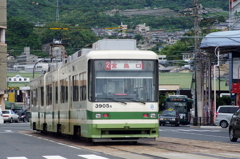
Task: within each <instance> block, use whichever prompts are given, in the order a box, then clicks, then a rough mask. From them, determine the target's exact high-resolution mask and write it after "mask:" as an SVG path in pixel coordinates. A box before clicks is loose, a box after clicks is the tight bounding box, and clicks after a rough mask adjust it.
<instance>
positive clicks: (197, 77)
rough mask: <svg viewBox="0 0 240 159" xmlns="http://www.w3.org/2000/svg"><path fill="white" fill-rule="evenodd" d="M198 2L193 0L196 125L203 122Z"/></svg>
mask: <svg viewBox="0 0 240 159" xmlns="http://www.w3.org/2000/svg"><path fill="white" fill-rule="evenodd" d="M198 6H199V5H198V0H194V11H193V15H194V34H195V38H194V39H195V41H194V42H195V43H194V55H195V56H194V59H195V122H194V124H195V125H196V124H197V125H198V124H199V123H200V124H201V123H202V120H203V118H202V117H203V101H202V88H203V87H202V80H201V79H202V78H204V77H203V76H202V75H203V74H202V58H201V54H200V52H199V47H198V46H199V39H198V38H199V25H198V18H199V16H198Z"/></svg>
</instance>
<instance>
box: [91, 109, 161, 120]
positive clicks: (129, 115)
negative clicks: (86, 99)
mask: <svg viewBox="0 0 240 159" xmlns="http://www.w3.org/2000/svg"><path fill="white" fill-rule="evenodd" d="M152 113H155V114H156V117H155V118H150V114H152ZM96 114H101V115H102V118H96V117H95V115H96ZM104 114H108V115H109V117H107V118H106V117H103V115H104ZM144 114H148V117H143V115H144ZM87 119H93V120H94V119H97V120H101V119H103V120H104V119H110V120H111V119H112V120H116V119H158V112H92V111H87Z"/></svg>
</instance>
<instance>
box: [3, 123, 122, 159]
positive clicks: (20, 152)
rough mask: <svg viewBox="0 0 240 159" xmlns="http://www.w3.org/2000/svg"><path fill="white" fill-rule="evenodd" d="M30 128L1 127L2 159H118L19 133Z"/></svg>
mask: <svg viewBox="0 0 240 159" xmlns="http://www.w3.org/2000/svg"><path fill="white" fill-rule="evenodd" d="M29 127H30V126H29V123H10V124H9V123H5V124H3V125H0V145H1V150H0V159H81V158H85V159H110V158H111V159H118V158H117V157H114V156H110V155H106V154H103V153H99V152H93V151H89V150H85V149H82V148H79V147H74V146H69V145H65V144H61V143H58V142H54V141H51V140H46V139H43V138H37V137H34V136H29V135H26V134H23V133H20V132H19V131H22V130H30V128H29Z"/></svg>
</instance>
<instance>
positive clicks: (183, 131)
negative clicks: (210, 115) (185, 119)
mask: <svg viewBox="0 0 240 159" xmlns="http://www.w3.org/2000/svg"><path fill="white" fill-rule="evenodd" d="M159 132H160V136H162V137H172V138H180V139H191V140H201V141H217V142H225V143H232V142H230V140H229V136H228V128H221V127H219V126H201V127H198V126H196V127H195V126H191V125H180V126H179V127H175V126H161V127H160V128H159ZM237 143H240V140H239V141H238V142H237Z"/></svg>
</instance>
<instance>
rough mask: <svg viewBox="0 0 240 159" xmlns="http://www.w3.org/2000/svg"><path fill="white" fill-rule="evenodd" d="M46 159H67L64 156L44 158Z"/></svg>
mask: <svg viewBox="0 0 240 159" xmlns="http://www.w3.org/2000/svg"><path fill="white" fill-rule="evenodd" d="M43 157H44V158H46V159H67V158H64V157H62V156H43Z"/></svg>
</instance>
